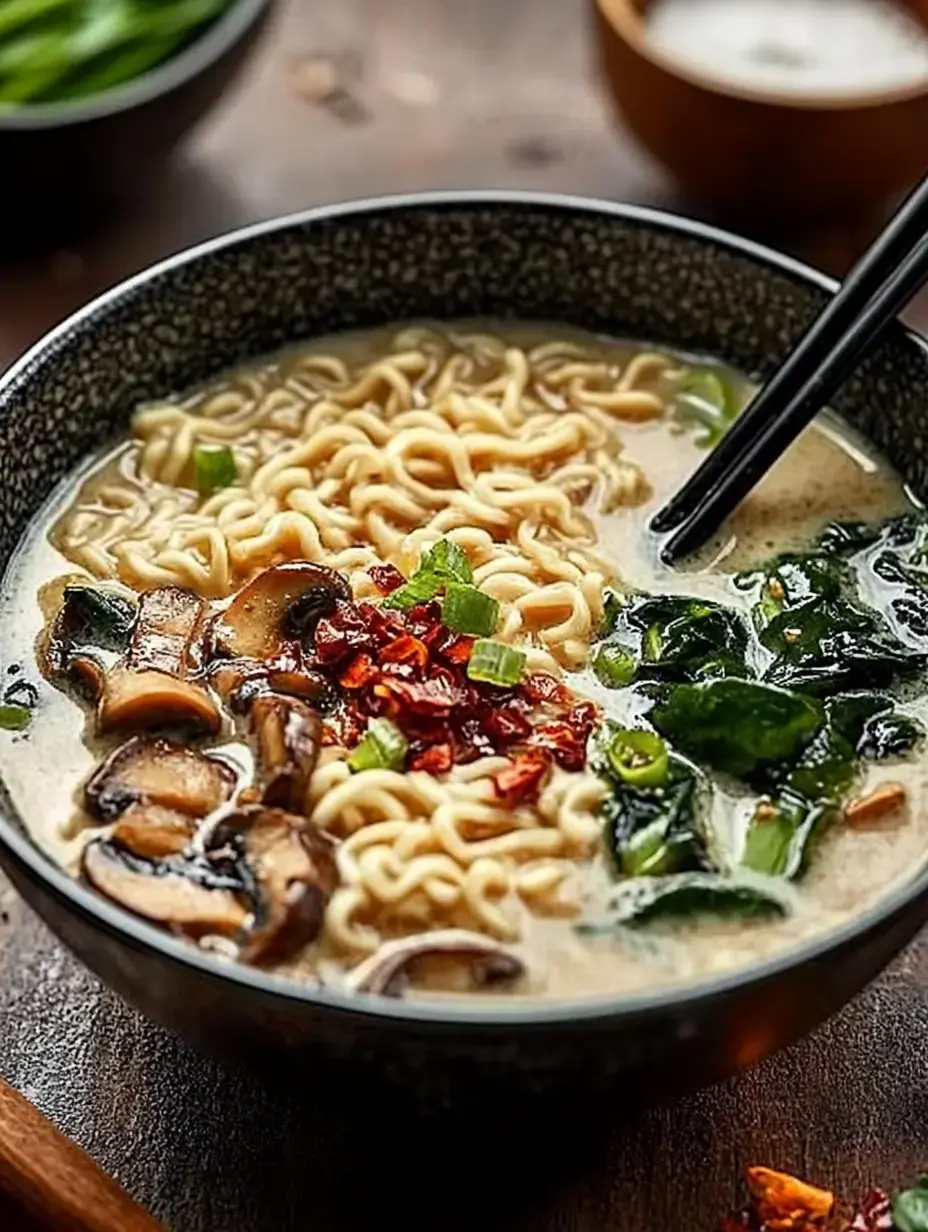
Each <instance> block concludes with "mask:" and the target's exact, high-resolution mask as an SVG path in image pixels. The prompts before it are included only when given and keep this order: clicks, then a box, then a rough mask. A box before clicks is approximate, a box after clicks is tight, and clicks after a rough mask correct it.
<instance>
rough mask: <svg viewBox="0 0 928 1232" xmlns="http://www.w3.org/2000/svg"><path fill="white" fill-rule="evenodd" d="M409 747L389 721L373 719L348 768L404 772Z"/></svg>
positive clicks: (401, 734)
mask: <svg viewBox="0 0 928 1232" xmlns="http://www.w3.org/2000/svg"><path fill="white" fill-rule="evenodd" d="M408 747H409V745H408V743H407V741H406V737H405V736H404V735H403V733H402V732H401V731H400V729H399V728H398V727H397V726H396V724H395V723H391V722H390V720H389V719H373V720H372V721H371V723H370V725H369V726H368V729H367V732H366V734H365V736H364V739H363V740H362V741H361V743H360V744H359V745H358V746H357V748H356V749H355V750H354V752H353V753H352V754H351V756H350V757H349V758H348V768H349V769H350V770H354V771H355V772H357V771H359V770H402V769H403V765H404V764H405V761H406V750H407V749H408Z"/></svg>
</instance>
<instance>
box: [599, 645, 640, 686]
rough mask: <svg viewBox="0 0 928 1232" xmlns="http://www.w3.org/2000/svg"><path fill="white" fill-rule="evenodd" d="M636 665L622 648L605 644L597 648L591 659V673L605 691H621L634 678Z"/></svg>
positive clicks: (631, 656) (632, 656) (633, 659)
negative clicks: (602, 685) (603, 686)
mask: <svg viewBox="0 0 928 1232" xmlns="http://www.w3.org/2000/svg"><path fill="white" fill-rule="evenodd" d="M637 670H638V664H637V663H636V662H635V658H634V655H632V654H630V653H629V652H628V651H627V650H626V649H625V647H624V646H617V645H616V644H615V643H614V642H613V643H611V644H610V643H606V644H605V645H602V646H600V647H599V649H598V650H597V651H596V655H595V657H594V659H593V672H594V674H595V676H596V679H597V680H598V681H599V683H600V684H604V685H605V686H606V688H607V689H621V688H624V687H625V685H627V684H631V682H632V681H633V680H634V678H635V672H637Z"/></svg>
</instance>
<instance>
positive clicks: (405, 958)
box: [345, 928, 525, 997]
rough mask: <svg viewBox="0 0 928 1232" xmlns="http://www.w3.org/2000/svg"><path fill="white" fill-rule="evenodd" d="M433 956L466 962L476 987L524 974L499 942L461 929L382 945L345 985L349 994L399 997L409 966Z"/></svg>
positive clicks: (402, 939)
mask: <svg viewBox="0 0 928 1232" xmlns="http://www.w3.org/2000/svg"><path fill="white" fill-rule="evenodd" d="M436 955H449V956H452V957H456V958H463V959H465V960H469V961H470V964H471V977H472V979H473V980H474V983H475V984H478V985H485V984H491V983H492V984H495V983H499V982H502V981H507V982H508V981H510V980H517V979H519V978H520V977H521V976H522V975H524V974H525V966H524V964H523V962H522V961H521V959H519V958H517V957H516V956H515V954H512V953H510V951H509V950H507V949H506V948H505V947H504V946H502V945H500V943H499V942H498V941H492V940H491V939H490V938H489V937H484V936H483V935H482V934H480V933H472V932H468V931H467V930H466V929H463V928H448V929H441V930H439V931H436V932H431V933H420V934H417V935H416V936H413V937H402V938H400V939H399V940H397V941H386V942H384V944H383V945H381V946H380V948H379V949H378V950H377V951H376V953H374V954H372V955H371V956H370V958H367V959H365V960H364V962H362V963H359V964H358V965H357V966H356V967H354V968H353V969H352V970H351V971H350V972H349V973H348V975H347V976H346V977H345V985H346V987H347V988H349V989H350V990H351V991H352V992H373V993H380V994H381V995H382V996H385V997H398V996H401V995H402V992H403V990H404V988H405V986H406V984H407V983H408V980H409V968H410V966H411V965H412V964H413V963H414V962H415V961H416V960H417V959H419V958H424V957H427V956H428V957H433V956H436Z"/></svg>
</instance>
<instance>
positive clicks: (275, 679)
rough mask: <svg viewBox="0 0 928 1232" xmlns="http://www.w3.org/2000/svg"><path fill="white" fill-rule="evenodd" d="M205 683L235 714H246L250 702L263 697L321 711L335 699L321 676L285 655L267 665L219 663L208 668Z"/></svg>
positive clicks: (238, 661)
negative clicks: (281, 697) (297, 701)
mask: <svg viewBox="0 0 928 1232" xmlns="http://www.w3.org/2000/svg"><path fill="white" fill-rule="evenodd" d="M209 679H210V684H211V685H212V686H213V688H214V689H215V690H216V692H217V693H218V694H219V696H220V697H221V698H222V700H223V701H224V702H225V703H226V705H227V706H228V707H229V708H230V709H231V710H233V711H236V712H237V713H239V714H245V713H247V711H248V709H249V708H250V706H251V703H252V702H253V701H254V699H255V698H256V697H260V696H262V695H263V694H266V693H286V694H287V695H288V696H291V697H300V698H302V699H303V700H304V701H307V702H310V703H311V704H312V705H313V706H314V707H315V709H317V710H321V711H328V710H330V709H332V707H333V706H334V704H335V699H336V696H337V694H336V690H335V689H334V688H333V686H332V684H331V683H330V681H329V680H327V679H326V677H325V676H324V675H323V674H322V673H321V672H317V671H313V670H312V669H311V668H308V667H306V666H305V665H304V664H303V663H302V660H301V659H297V657H296V656H294V655H287V654H283V655H280V656H278V657H277V658H275V659H272V660H270V662H267V663H265V662H262V661H261V660H260V659H219V660H217V661H215V662H214V663H213V664H212V665H211V667H210V673H209Z"/></svg>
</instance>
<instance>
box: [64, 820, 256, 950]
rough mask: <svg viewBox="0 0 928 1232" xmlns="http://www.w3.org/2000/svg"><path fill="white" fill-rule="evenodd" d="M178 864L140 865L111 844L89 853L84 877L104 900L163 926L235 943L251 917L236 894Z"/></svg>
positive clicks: (99, 844)
mask: <svg viewBox="0 0 928 1232" xmlns="http://www.w3.org/2000/svg"><path fill="white" fill-rule="evenodd" d="M193 872H194V866H193V865H190V864H184V863H183V862H181V861H175V860H161V861H152V860H141V859H139V858H138V857H137V856H134V855H132V854H131V853H130V852H127V851H124V850H122V849H120V848H119V847H117V846H116V845H115V844H113V843H110V842H108V841H107V840H106V839H97V840H95V841H94V842H92V843H90V844H88V846H87V848H86V849H85V851H84V859H83V873H84V876H85V877H86V878H87V881H88V882H89V883H90V884H91V885H92V886H93V887H94V889H96V890H98V891H99V892H100V893H101V894H103V895H105V896H106V897H107V898H109V899H111V900H112V901H113V902H114V903H118V904H119V905H120V906H121V907H125V908H127V909H128V910H129V911H132V912H134V913H135V914H136V915H140V916H143V917H144V918H145V919H147V920H152V921H154V922H156V923H158V924H163V925H164V926H165V927H166V928H170V929H172V930H174V931H177V932H182V933H185V934H186V935H187V936H190V937H205V936H208V935H216V934H218V935H219V936H222V937H235V936H237V935H238V934H239V933H240V932H241V930H242V928H243V927H244V926H245V924H246V923H247V921H248V918H249V911H248V908H247V906H245V905H243V903H242V901H241V900H240V897H239V896H237V895H236V893H235V892H234V891H233V890H231V889H229V888H227V887H225V886H223V885H222V884H216V885H210V884H209V882H208V881H207V880H205V879H200V878H197V877H195V876H194V875H193Z"/></svg>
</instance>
